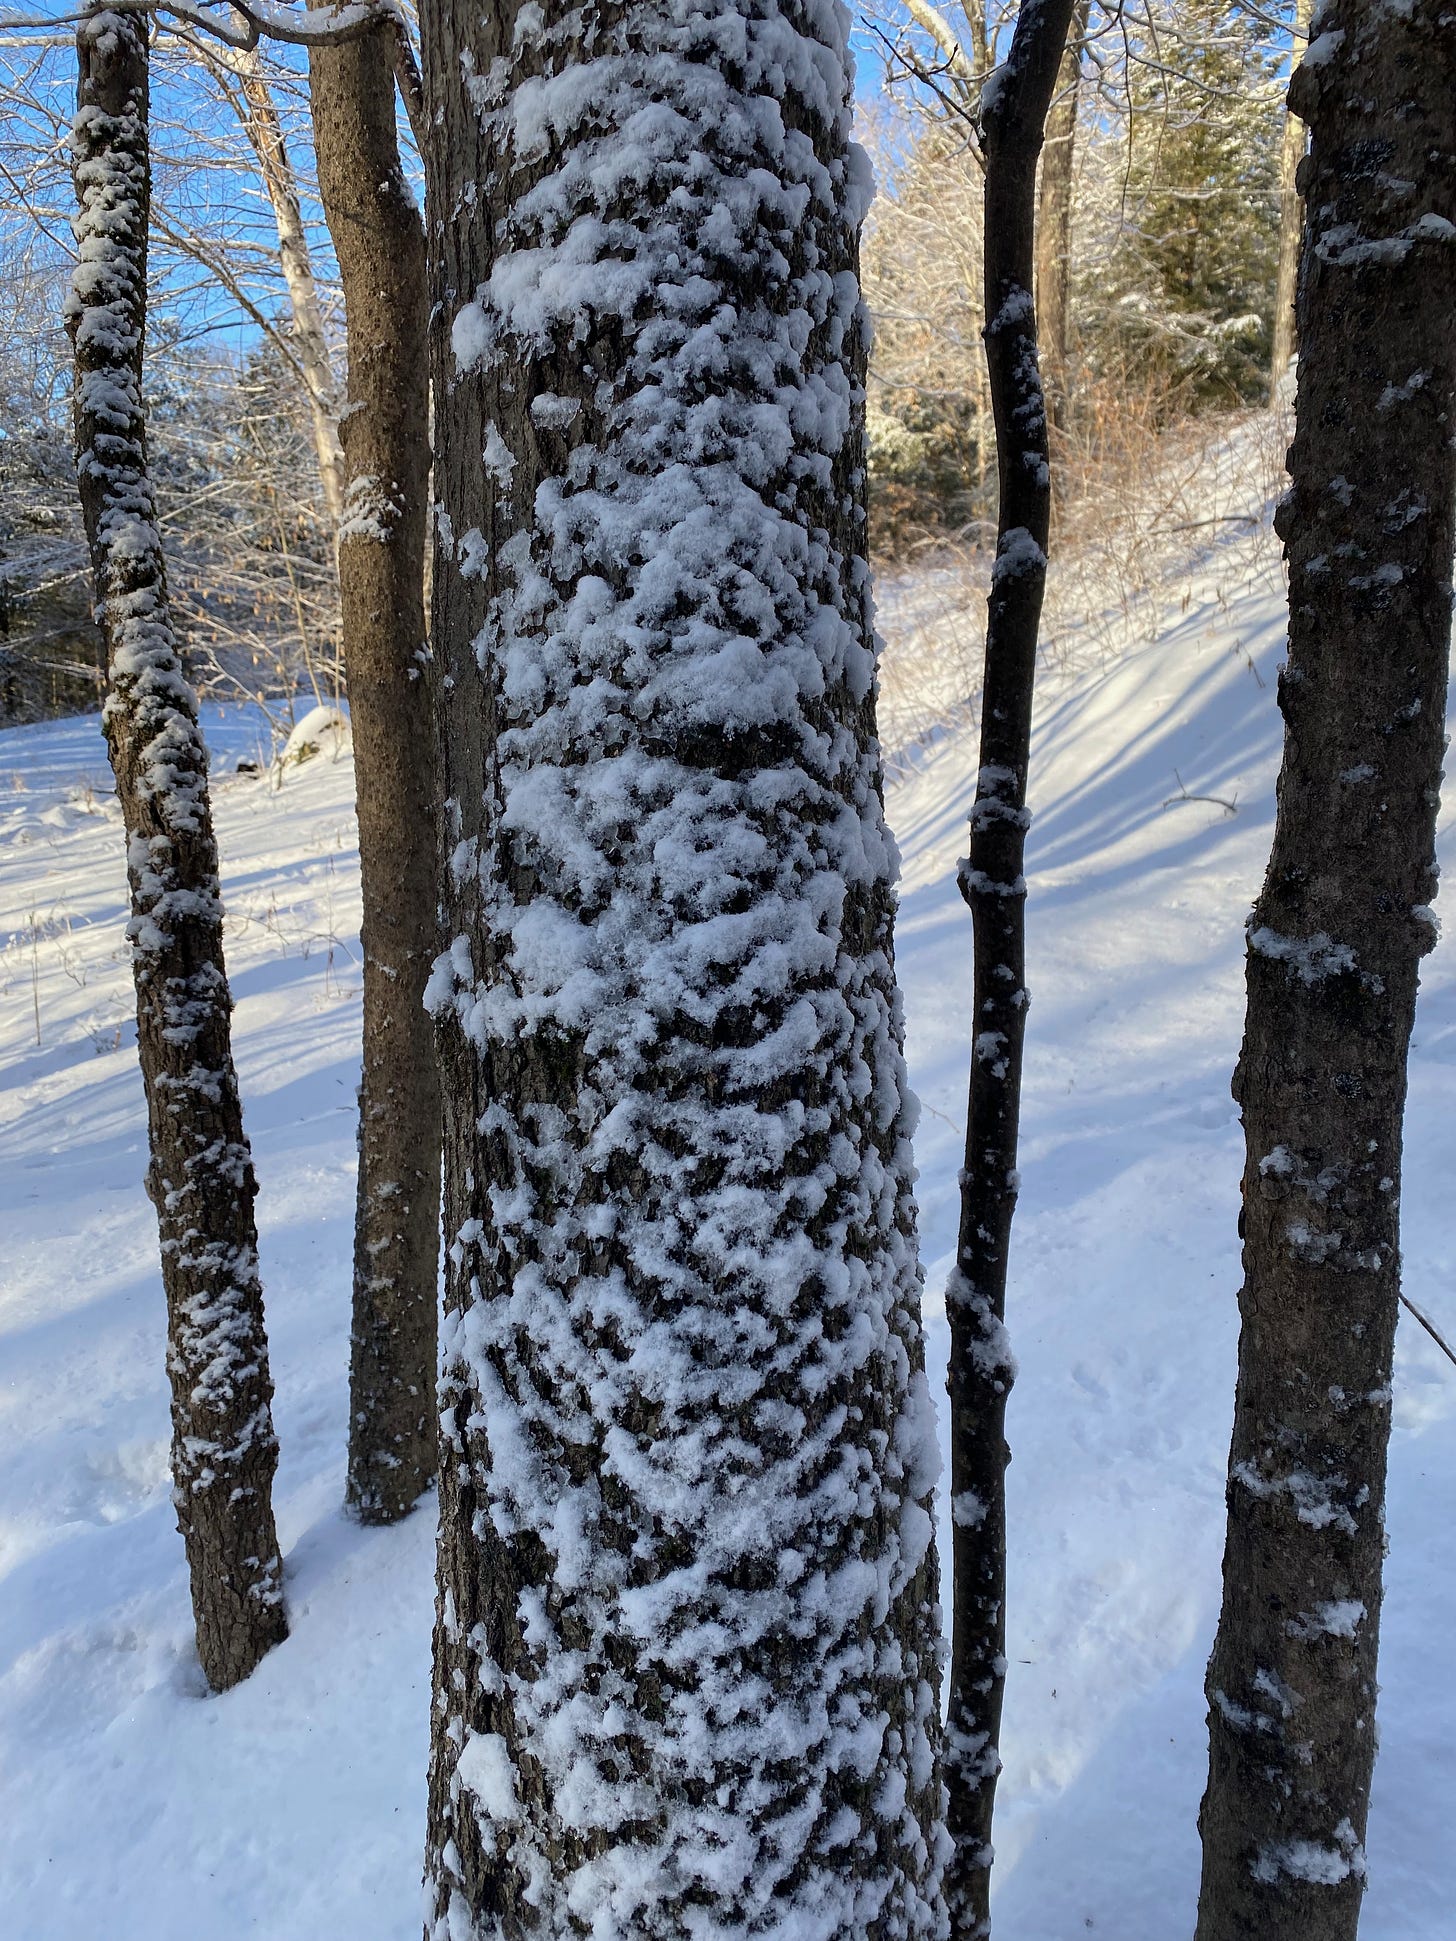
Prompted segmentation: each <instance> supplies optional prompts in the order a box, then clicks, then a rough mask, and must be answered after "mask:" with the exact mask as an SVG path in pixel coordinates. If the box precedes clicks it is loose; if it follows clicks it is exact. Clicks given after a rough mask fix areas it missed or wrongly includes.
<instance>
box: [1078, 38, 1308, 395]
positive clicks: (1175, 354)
mask: <svg viewBox="0 0 1456 1941" xmlns="http://www.w3.org/2000/svg"><path fill="white" fill-rule="evenodd" d="M1277 68H1278V56H1277V52H1276V50H1275V49H1274V48H1273V47H1272V46H1271V44H1270V39H1269V30H1268V28H1267V27H1265V26H1264V25H1263V24H1262V23H1261V22H1260V21H1259V20H1258V19H1257V18H1256V17H1255V16H1254V15H1253V14H1251V13H1249V12H1247V11H1245V10H1244V9H1242V8H1241V7H1237V6H1229V5H1228V4H1226V0H1176V4H1175V5H1173V6H1172V7H1171V8H1170V9H1169V11H1167V13H1166V14H1164V15H1162V16H1161V17H1160V19H1159V22H1158V31H1157V33H1156V35H1153V34H1152V33H1149V34H1147V36H1146V37H1145V38H1143V39H1140V40H1139V41H1138V42H1137V43H1136V46H1135V54H1134V59H1133V61H1132V63H1131V66H1130V70H1129V73H1130V81H1129V91H1128V106H1127V126H1126V141H1127V155H1126V163H1125V170H1124V179H1125V193H1124V198H1123V216H1122V224H1121V234H1120V237H1119V240H1118V243H1117V246H1116V248H1115V250H1114V252H1113V260H1112V263H1111V266H1110V275H1108V276H1105V277H1103V276H1102V275H1100V274H1099V278H1098V280H1097V282H1096V284H1095V285H1088V286H1087V287H1086V288H1085V292H1084V294H1085V297H1086V300H1087V307H1088V311H1089V315H1090V317H1091V319H1092V334H1093V335H1094V336H1095V335H1097V334H1098V333H1099V326H1100V331H1101V332H1102V333H1105V335H1106V336H1107V338H1108V339H1109V340H1110V342H1111V344H1112V345H1120V346H1121V347H1122V350H1123V353H1124V355H1126V356H1127V357H1128V358H1129V360H1130V361H1131V362H1132V364H1133V365H1134V366H1135V367H1136V366H1141V367H1143V368H1146V369H1148V370H1150V371H1160V372H1162V373H1165V374H1166V375H1167V376H1168V377H1169V378H1170V379H1173V380H1175V381H1177V382H1179V383H1180V384H1181V385H1182V386H1183V387H1185V388H1186V390H1187V391H1188V392H1189V394H1190V395H1191V396H1192V397H1193V398H1194V399H1197V400H1203V401H1206V402H1219V401H1222V402H1228V401H1230V400H1232V399H1236V398H1256V397H1260V396H1262V395H1263V393H1264V390H1265V388H1266V386H1267V381H1268V368H1269V353H1270V342H1271V330H1272V322H1273V315H1274V298H1275V284H1276V281H1277V277H1278V268H1279V230H1280V196H1279V180H1280V176H1279V169H1280V145H1281V134H1282V128H1281V123H1280V118H1279V112H1278V104H1279V96H1280V88H1279V83H1278V81H1277V78H1276V75H1277ZM1102 354H1103V356H1106V355H1107V347H1106V346H1104V348H1103V352H1102Z"/></svg>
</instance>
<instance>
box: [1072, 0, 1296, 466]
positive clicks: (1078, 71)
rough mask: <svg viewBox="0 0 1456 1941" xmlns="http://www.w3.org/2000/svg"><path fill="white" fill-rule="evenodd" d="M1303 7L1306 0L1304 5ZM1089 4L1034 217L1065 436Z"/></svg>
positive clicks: (1080, 20)
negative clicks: (1079, 111)
mask: <svg viewBox="0 0 1456 1941" xmlns="http://www.w3.org/2000/svg"><path fill="white" fill-rule="evenodd" d="M1301 3H1302V4H1303V3H1304V0H1301ZM1090 5H1091V0H1076V5H1075V6H1074V8H1073V12H1072V25H1071V29H1070V31H1069V33H1068V35H1067V47H1066V52H1065V53H1064V54H1063V55H1062V64H1061V67H1060V68H1059V69H1058V70H1057V83H1056V91H1055V93H1054V95H1053V97H1052V105H1051V107H1050V109H1049V110H1048V111H1047V120H1046V145H1045V147H1044V148H1043V149H1042V155H1041V187H1040V191H1039V194H1038V202H1037V216H1036V316H1037V335H1038V345H1037V348H1038V352H1039V355H1040V361H1041V370H1042V381H1043V383H1044V385H1045V387H1046V396H1047V404H1048V405H1049V407H1050V409H1051V419H1052V423H1053V424H1054V425H1055V426H1056V428H1057V430H1058V431H1065V430H1066V425H1067V409H1068V405H1069V402H1070V395H1071V394H1070V390H1069V364H1068V359H1069V357H1070V354H1071V343H1072V180H1073V173H1074V163H1075V160H1076V143H1077V106H1078V99H1079V96H1080V94H1081V89H1082V42H1083V40H1084V39H1085V37H1086V33H1087V14H1088V10H1089V7H1090Z"/></svg>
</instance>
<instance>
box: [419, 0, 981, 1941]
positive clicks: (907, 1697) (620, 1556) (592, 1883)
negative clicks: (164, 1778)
mask: <svg viewBox="0 0 1456 1941" xmlns="http://www.w3.org/2000/svg"><path fill="white" fill-rule="evenodd" d="M424 49H425V60H424V65H425V72H426V91H427V102H428V107H429V114H428V116H427V125H428V128H429V142H428V151H429V164H428V166H429V177H430V181H429V199H428V206H429V208H430V210H431V211H432V212H433V215H432V221H433V224H434V225H435V226H434V227H433V228H432V230H431V232H430V247H431V251H432V254H433V259H434V260H433V265H432V272H433V274H432V289H433V295H434V296H435V298H436V299H437V303H438V309H437V311H436V316H437V318H438V324H437V331H438V335H437V336H436V339H435V355H434V371H435V380H436V381H435V396H436V399H437V407H438V411H439V418H438V440H439V450H440V458H439V463H438V466H437V473H436V476H437V480H438V491H439V496H440V497H441V499H442V500H443V511H442V513H441V515H440V521H439V533H440V541H441V548H440V553H439V556H438V559H437V571H436V579H435V629H434V638H435V646H436V652H437V654H438V655H439V657H440V660H441V719H442V730H443V732H442V758H443V763H444V776H443V783H442V787H443V793H444V796H445V798H446V802H447V805H448V816H449V826H448V828H447V832H446V840H447V855H448V861H449V865H450V866H449V868H448V870H447V872H446V906H447V922H448V932H449V934H450V935H451V936H452V938H453V940H454V941H453V942H452V944H451V948H450V950H449V953H448V955H447V956H446V957H445V958H443V959H442V962H441V965H440V967H439V969H438V972H437V977H436V980H435V981H434V983H433V986H432V997H433V1000H434V1002H435V1004H436V1006H437V1015H438V1017H439V1020H440V1032H441V1046H442V1056H443V1069H444V1094H445V1128H446V1129H445V1203H446V1215H445V1226H446V1232H447V1235H448V1236H449V1237H450V1238H451V1240H452V1242H453V1244H452V1245H451V1247H450V1248H449V1252H448V1259H449V1263H450V1264H449V1268H448V1271H447V1297H446V1320H445V1328H444V1342H443V1356H442V1363H443V1374H442V1409H443V1424H442V1429H443V1438H444V1440H443V1444H442V1460H441V1479H440V1497H441V1502H440V1555H439V1569H440V1577H439V1598H438V1602H437V1618H436V1629H435V1712H434V1730H433V1745H432V1754H431V1776H430V1796H429V1821H428V1836H427V1837H428V1846H427V1862H426V1875H427V1891H428V1894H429V1901H430V1907H431V1912H430V1914H429V1916H428V1918H427V1931H428V1933H429V1934H430V1935H431V1936H432V1937H435V1941H443V1937H444V1936H446V1935H447V1934H448V1935H449V1936H450V1937H451V1941H466V1937H472V1938H474V1937H481V1938H482V1941H483V1937H485V1936H496V1935H502V1934H509V1935H513V1936H528V1935H536V1936H540V1937H543V1941H544V1938H545V1937H556V1936H568V1935H584V1934H586V1933H587V1932H590V1933H592V1934H593V1935H594V1936H595V1937H597V1941H628V1938H629V1937H630V1941H681V1937H683V1936H685V1935H689V1934H697V1933H701V1934H703V1935H707V1934H709V1933H713V1934H739V1933H743V1934H748V1933H754V1934H758V1933H768V1932H773V1933H779V1934H798V1933H803V1934H809V1933H813V1934H821V1935H825V1936H844V1937H850V1936H853V1937H855V1941H889V1937H890V1936H892V1935H893V1936H901V1937H929V1936H932V1935H938V1934H940V1933H942V1932H943V1927H944V1908H943V1903H942V1900H941V1894H940V1884H939V1883H940V1871H941V1866H942V1862H943V1853H942V1847H943V1843H944V1836H943V1832H942V1831H940V1830H939V1827H940V1807H941V1797H942V1795H941V1783H940V1774H939V1763H938V1758H937V1741H938V1736H939V1731H938V1716H939V1706H938V1701H937V1691H936V1686H937V1670H936V1666H937V1657H938V1650H939V1643H938V1636H937V1631H938V1622H937V1614H936V1606H935V1584H936V1574H937V1571H936V1561H935V1554H934V1548H933V1544H932V1534H931V1526H930V1522H929V1514H928V1513H929V1502H930V1494H929V1492H930V1488H931V1482H932V1475H933V1471H934V1467H935V1454H934V1448H933V1441H934V1412H933V1408H932V1405H931V1401H930V1395H929V1388H928V1384H927V1382H926V1378H925V1373H924V1360H923V1345H922V1338H921V1328H920V1315H919V1287H918V1279H919V1276H918V1270H917V1266H916V1249H915V1238H914V1211H913V1203H912V1198H911V1184H910V1182H911V1159H910V1145H909V1131H910V1121H909V1118H908V1116H907V1093H906V1089H905V1077H904V1068H903V1062H902V1054H901V1039H900V1023H899V1000H898V996H897V993H896V987H895V982H894V973H893V963H892V929H891V925H892V892H891V880H890V877H891V851H890V848H889V844H888V841H887V838H886V834H885V828H884V817H883V808H882V803H881V795H880V771H879V761H878V749H877V744H876V741H875V735H874V667H873V659H872V634H871V629H870V622H869V615H868V610H867V600H868V580H869V575H868V570H867V567H866V563H865V558H864V545H865V519H864V482H865V472H864V465H865V445H864V419H863V413H864V391H863V384H864V346H865V341H866V320H865V311H864V306H863V303H862V301H861V298H860V294H859V287H858V276H857V232H858V225H859V220H860V217H861V215H862V213H863V205H864V200H865V195H866V190H867V186H868V185H867V183H866V181H865V179H864V177H863V175H862V174H861V173H860V170H859V167H858V165H857V163H856V162H855V160H854V151H853V149H852V147H851V142H850V132H851V112H852V96H851V86H850V76H849V67H848V47H847V41H846V38H845V34H844V28H843V25H842V22H841V18H840V17H839V16H838V15H836V14H834V13H833V12H831V11H827V10H825V9H823V8H821V7H819V6H818V5H817V4H816V5H813V6H808V5H802V6H801V5H794V4H790V5H788V6H786V7H784V8H782V9H774V10H772V11H770V12H768V13H765V12H764V10H763V9H761V8H760V7H758V6H757V4H756V3H755V0H743V4H741V5H739V6H735V5H731V4H725V5H723V6H721V7H717V8H714V9H710V10H709V11H708V12H706V13H697V14H693V13H684V12H682V11H681V10H678V9H675V8H671V7H669V6H667V5H664V4H661V0H649V3H644V0H635V4H628V5H625V6H623V7H622V8H620V9H618V10H617V11H615V12H613V13H611V14H608V15H599V16H596V17H595V18H587V17H584V16H583V15H582V14H581V13H580V11H578V10H576V9H569V8H568V7H567V5H566V4H565V0H552V4H550V5H548V6H546V7H545V8H544V9H542V8H538V7H536V6H535V5H534V4H533V5H531V6H530V7H529V8H527V7H525V6H520V7H517V6H516V5H514V4H510V3H509V0H508V4H506V5H504V6H503V7H501V8H500V9H499V10H498V11H497V10H494V9H490V10H485V11H482V9H481V8H479V7H478V6H475V5H472V4H467V3H466V0H432V4H429V5H427V6H426V8H425V10H424ZM788 76H793V77H795V79H794V85H793V86H791V85H790V84H789V82H788V80H787V78H786V77H788ZM799 90H803V92H800V91H799ZM482 454H483V456H484V462H483V463H482Z"/></svg>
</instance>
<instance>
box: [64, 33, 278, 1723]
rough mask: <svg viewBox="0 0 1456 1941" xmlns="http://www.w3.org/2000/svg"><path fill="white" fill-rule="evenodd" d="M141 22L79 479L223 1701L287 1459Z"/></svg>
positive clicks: (195, 1552) (97, 182)
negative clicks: (196, 653) (150, 383)
mask: <svg viewBox="0 0 1456 1941" xmlns="http://www.w3.org/2000/svg"><path fill="white" fill-rule="evenodd" d="M146 34H147V23H146V20H145V19H144V18H143V17H141V16H139V15H137V14H113V13H107V12H105V11H100V12H97V13H93V14H90V15H88V16H87V17H86V19H85V20H83V21H82V23H81V25H80V26H79V28H78V29H77V34H76V50H77V59H78V64H79V84H78V88H77V109H76V121H75V131H74V136H73V159H74V170H75V182H76V199H77V204H78V209H79V213H78V216H77V220H76V239H77V246H78V255H79V261H78V264H77V267H76V271H75V275H74V278H73V281H72V286H71V295H70V298H69V300H68V303H67V311H66V316H67V325H68V328H69V330H70V332H71V338H72V343H73V345H74V349H75V377H76V394H75V411H76V468H77V474H78V479H79V483H80V492H81V505H82V510H83V513H84V515H85V522H86V533H87V538H88V540H89V542H90V547H91V558H92V566H93V569H94V573H95V580H96V603H97V612H98V616H99V618H100V621H101V625H102V629H103V631H104V634H105V637H106V644H107V651H108V656H109V679H110V692H109V694H108V698H107V702H106V708H105V714H104V723H105V728H106V736H107V741H108V743H109V746H110V750H111V763H112V767H113V769H114V770H115V772H116V787H117V794H118V796H119V798H120V801H121V806H122V813H123V817H124V820H125V827H126V837H127V873H128V876H129V878H130V882H131V902H132V919H131V924H130V929H129V935H130V939H131V944H132V953H133V956H132V962H133V969H134V972H135V978H136V993H137V1044H138V1050H139V1053H140V1059H141V1068H142V1077H143V1080H144V1081H145V1086H146V1095H147V1119H148V1130H149V1135H150V1141H151V1165H150V1168H149V1171H148V1175H147V1190H148V1192H149V1193H150V1194H151V1197H152V1199H153V1201H154V1202H155V1204H156V1208H157V1217H158V1221H159V1224H160V1227H161V1241H162V1280H163V1285H164V1287H165V1289H166V1296H167V1321H168V1331H167V1367H168V1373H169V1374H170V1376H171V1383H172V1432H173V1434H172V1479H173V1491H174V1498H175V1502H176V1506H177V1520H178V1524H179V1527H180V1529H181V1531H182V1535H183V1538H184V1540H185V1543H186V1547H187V1562H188V1566H189V1569H190V1571H191V1576H192V1605H193V1611H194V1614H195V1617H196V1623H197V1649H198V1654H199V1656H200V1657H201V1659H202V1668H203V1670H204V1671H205V1672H206V1674H207V1678H208V1681H209V1683H210V1684H211V1685H213V1686H214V1687H215V1688H216V1689H217V1690H219V1691H221V1690H223V1689H225V1688H226V1687H227V1686H229V1685H234V1684H236V1683H237V1681H238V1680H239V1679H240V1678H245V1677H246V1676H247V1674H248V1673H249V1672H250V1671H251V1670H252V1669H253V1667H254V1665H255V1664H256V1663H257V1662H258V1660H259V1658H261V1657H262V1655H263V1653H264V1652H265V1651H266V1650H267V1649H268V1647H269V1646H270V1645H272V1644H276V1643H277V1642H278V1641H279V1640H280V1639H281V1638H283V1637H284V1636H285V1635H286V1634H287V1622H286V1619H285V1617H284V1611H283V1587H282V1567H281V1565H280V1562H279V1557H278V1538H277V1534H276V1532H275V1530H274V1527H273V1508H272V1497H271V1490H272V1483H273V1472H274V1469H275V1468H276V1466H277V1457H278V1451H277V1444H276V1443H275V1441H274V1437H273V1423H272V1415H271V1403H272V1394H273V1389H272V1383H271V1382H270V1380H269V1377H268V1350H267V1341H266V1338H265V1336H264V1331H263V1300H262V1292H261V1289H260V1287H259V1283H258V1253H257V1234H256V1230H255V1227H254V1222H253V1197H254V1192H255V1185H254V1179H253V1166H252V1159H251V1156H250V1154H249V1151H248V1145H247V1141H246V1139H245V1138H244V1135H243V1122H242V1111H241V1107H240V1105H239V1102H238V1088H237V1079H236V1075H235V1073H234V1071H233V1061H232V1048H231V1042H230V1031H229V1012H230V1010H231V998H230V996H229V992H228V985H227V976H226V973H225V970H224V966H223V954H222V903H221V898H220V895H219V889H218V874H217V849H216V844H215V842H214V840H213V832H212V815H211V809H210V806H209V802H208V791H207V756H206V751H205V750H204V748H203V744H202V737H201V734H200V732H199V729H198V725H197V703H196V699H195V697H194V695H193V693H192V691H191V689H190V688H189V687H188V685H187V683H186V682H185V681H184V679H183V678H182V671H181V663H180V660H179V657H178V653H177V646H176V641H175V639H174V637H173V634H172V628H171V621H170V618H169V614H168V607H167V581H166V570H165V566H164V563H163V558H162V544H161V538H160V536H159V534H158V531H157V526H156V515H155V509H154V505H153V499H152V488H151V483H150V480H149V477H148V473H147V453H146V426H145V419H144V416H143V409H142V401H141V375H142V338H143V332H144V328H145V322H146V256H147V212H148V206H149V203H150V192H151V182H150V158H149V151H148V138H147V43H146Z"/></svg>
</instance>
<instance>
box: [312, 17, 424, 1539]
mask: <svg viewBox="0 0 1456 1941" xmlns="http://www.w3.org/2000/svg"><path fill="white" fill-rule="evenodd" d="M308 66H309V91H310V96H311V99H312V103H313V121H314V141H315V145H316V147H317V151H318V174H319V192H320V194H321V196H322V198H323V205H324V214H325V216H326V218H327V220H328V225H329V232H330V234H331V235H332V237H333V239H334V252H335V255H336V256H337V257H338V262H339V272H340V275H341V277H342V279H343V285H344V306H345V310H346V313H347V324H348V347H349V405H348V410H347V412H346V413H345V416H344V420H343V428H342V429H343V446H344V466H345V496H344V517H343V521H342V523H341V525H340V528H339V593H340V599H341V602H342V608H343V639H344V655H345V665H346V668H347V672H348V680H349V713H350V721H351V724H352V727H353V734H354V756H355V762H356V766H357V772H358V780H359V787H358V791H357V794H358V815H359V866H360V874H361V876H362V878H363V890H364V928H363V945H364V1073H363V1082H362V1085H361V1087H360V1093H359V1198H358V1211H357V1218H356V1222H355V1228H354V1328H353V1351H352V1362H351V1369H350V1407H349V1481H348V1495H349V1501H350V1503H351V1504H352V1505H353V1506H354V1508H355V1510H356V1511H357V1512H358V1513H359V1515H360V1516H362V1517H363V1518H364V1519H365V1520H366V1521H367V1522H391V1521H393V1520H394V1519H395V1518H396V1517H400V1516H403V1515H404V1514H405V1512H406V1511H407V1510H408V1509H409V1507H410V1505H411V1504H412V1503H414V1501H415V1500H416V1498H417V1497H418V1496H419V1494H420V1492H421V1490H423V1489H424V1488H425V1486H426V1485H427V1483H428V1482H429V1480H430V1478H431V1476H432V1475H433V1474H434V1472H435V1447H436V1422H435V1340H436V1320H435V1317H436V1305H437V1295H438V1278H439V1254H440V1248H439V1229H440V1089H439V1083H438V1079H437V1075H436V1068H435V1049H434V1038H433V1031H432V1027H431V1024H430V1020H429V1017H428V1015H427V1013H426V1011H425V1008H424V989H425V981H426V979H427V977H428V975H429V968H430V964H431V961H432V960H433V957H434V955H435V950H436V947H437V945H436V926H435V897H436V893H435V840H434V824H433V817H434V789H435V745H434V723H433V720H432V715H431V708H432V697H431V693H430V688H431V683H430V680H429V677H428V656H427V652H426V648H425V614H424V555H425V496H426V492H427V489H428V485H429V464H430V454H429V442H428V439H429V429H428V410H429V396H428V391H429V373H428V344H427V341H426V325H427V319H428V303H427V299H426V294H425V241H424V231H423V228H422V227H421V224H420V218H419V212H418V210H417V209H416V207H415V203H414V198H413V197H412V196H411V194H410V192H409V188H408V185H407V184H406V182H405V179H404V175H403V172H402V170H401V168H400V161H399V149H398V145H397V141H396V137H395V119H394V75H393V69H392V49H391V32H390V29H389V27H388V26H381V27H380V28H378V29H376V30H375V31H374V32H372V33H370V34H367V35H365V36H364V37H363V38H361V39H358V40H352V41H348V42H346V43H344V44H343V45H342V46H337V47H315V48H312V49H310V51H309V61H308Z"/></svg>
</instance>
